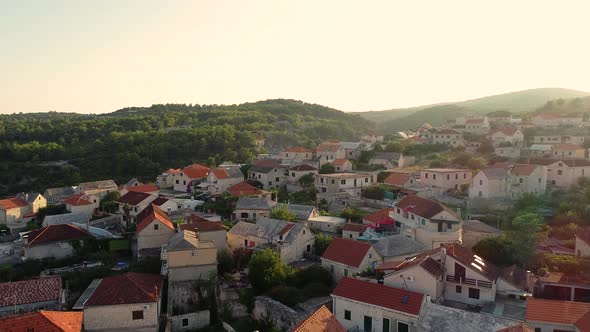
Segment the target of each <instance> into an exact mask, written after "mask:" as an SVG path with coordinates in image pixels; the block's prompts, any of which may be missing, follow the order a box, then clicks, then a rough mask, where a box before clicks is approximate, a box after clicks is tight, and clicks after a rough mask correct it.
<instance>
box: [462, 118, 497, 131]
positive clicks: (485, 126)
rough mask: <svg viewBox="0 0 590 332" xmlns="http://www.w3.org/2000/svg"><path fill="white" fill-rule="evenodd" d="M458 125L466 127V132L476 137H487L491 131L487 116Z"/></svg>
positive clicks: (467, 120) (469, 119) (470, 119)
mask: <svg viewBox="0 0 590 332" xmlns="http://www.w3.org/2000/svg"><path fill="white" fill-rule="evenodd" d="M458 124H463V125H465V129H464V130H463V131H464V132H466V133H471V134H476V135H485V134H487V133H488V131H489V130H490V123H489V121H488V117H487V116H484V117H482V118H468V119H466V120H465V122H464V123H458Z"/></svg>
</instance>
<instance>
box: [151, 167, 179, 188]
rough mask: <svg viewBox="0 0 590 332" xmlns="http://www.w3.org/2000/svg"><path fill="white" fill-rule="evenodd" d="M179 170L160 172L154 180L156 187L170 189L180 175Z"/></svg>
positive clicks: (171, 169)
mask: <svg viewBox="0 0 590 332" xmlns="http://www.w3.org/2000/svg"><path fill="white" fill-rule="evenodd" d="M180 172H181V170H180V168H170V169H167V170H165V171H164V172H162V174H160V175H158V177H157V178H156V185H157V186H158V187H159V188H161V189H172V188H174V185H175V184H176V180H179V179H178V178H177V177H178V176H179V175H180Z"/></svg>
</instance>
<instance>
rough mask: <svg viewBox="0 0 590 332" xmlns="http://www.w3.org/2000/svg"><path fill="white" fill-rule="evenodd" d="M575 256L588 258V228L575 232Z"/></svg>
mask: <svg viewBox="0 0 590 332" xmlns="http://www.w3.org/2000/svg"><path fill="white" fill-rule="evenodd" d="M575 243H576V256H578V257H590V227H586V228H582V229H579V230H578V231H576V242H575Z"/></svg>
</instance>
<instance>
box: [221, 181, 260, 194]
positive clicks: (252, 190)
mask: <svg viewBox="0 0 590 332" xmlns="http://www.w3.org/2000/svg"><path fill="white" fill-rule="evenodd" d="M227 192H228V193H230V195H232V196H233V197H238V196H254V195H260V194H262V190H260V189H258V188H256V187H254V186H253V185H251V184H249V183H248V182H246V181H242V182H240V183H237V184H234V185H233V186H231V187H229V188H227Z"/></svg>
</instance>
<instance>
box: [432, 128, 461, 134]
mask: <svg viewBox="0 0 590 332" xmlns="http://www.w3.org/2000/svg"><path fill="white" fill-rule="evenodd" d="M436 134H453V135H456V134H461V133H460V132H458V131H456V130H453V129H443V130H441V131H437V132H436Z"/></svg>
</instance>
